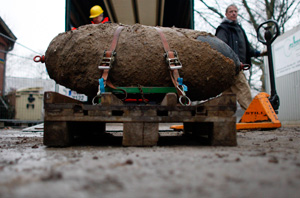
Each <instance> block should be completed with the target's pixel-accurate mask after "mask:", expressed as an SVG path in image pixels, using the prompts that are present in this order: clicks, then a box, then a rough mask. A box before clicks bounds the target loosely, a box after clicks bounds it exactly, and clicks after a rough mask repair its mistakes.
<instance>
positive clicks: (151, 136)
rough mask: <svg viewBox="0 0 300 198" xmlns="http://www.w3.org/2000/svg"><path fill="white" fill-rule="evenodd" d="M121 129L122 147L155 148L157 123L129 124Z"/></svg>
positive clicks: (125, 124)
mask: <svg viewBox="0 0 300 198" xmlns="http://www.w3.org/2000/svg"><path fill="white" fill-rule="evenodd" d="M123 127H124V129H123V143H122V144H123V146H155V145H156V144H157V142H158V123H147V122H140V123H138V122H130V123H124V125H123Z"/></svg>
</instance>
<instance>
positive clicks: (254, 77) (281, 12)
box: [195, 0, 300, 91]
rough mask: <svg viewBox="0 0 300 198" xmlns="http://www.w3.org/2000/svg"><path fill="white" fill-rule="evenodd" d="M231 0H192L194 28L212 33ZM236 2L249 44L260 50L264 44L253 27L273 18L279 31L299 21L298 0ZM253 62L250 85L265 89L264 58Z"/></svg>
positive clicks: (254, 87) (283, 30)
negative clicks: (193, 2) (195, 22)
mask: <svg viewBox="0 0 300 198" xmlns="http://www.w3.org/2000/svg"><path fill="white" fill-rule="evenodd" d="M231 3H232V0H223V1H218V0H214V1H211V0H195V18H197V19H198V20H196V21H198V23H199V24H198V27H197V24H196V29H200V30H204V29H205V30H208V31H211V32H212V33H213V34H214V32H215V29H216V28H217V27H218V25H219V24H220V22H221V20H222V19H223V18H224V17H225V9H226V7H227V6H228V5H230V4H231ZM235 4H236V5H237V6H238V8H239V18H240V21H239V22H240V23H241V24H242V25H243V27H244V29H245V30H246V33H247V34H248V36H249V41H250V43H251V45H252V47H254V48H256V49H259V50H263V47H264V46H263V45H262V44H259V43H258V42H257V34H256V29H257V28H258V26H259V25H260V24H261V23H263V22H265V21H266V20H268V19H273V20H275V21H277V22H278V26H279V29H280V32H281V33H284V32H285V30H286V29H290V28H292V27H293V26H294V25H295V24H299V23H300V17H299V14H300V8H299V7H300V1H299V0H237V1H236V2H235ZM260 36H262V35H260ZM252 63H253V65H254V67H252V68H251V70H250V71H249V75H248V81H249V84H250V86H251V88H252V89H254V90H257V91H264V90H265V84H264V82H265V81H264V64H263V58H261V57H260V58H255V59H253V61H252ZM255 66H256V67H255Z"/></svg>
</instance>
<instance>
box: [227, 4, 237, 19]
mask: <svg viewBox="0 0 300 198" xmlns="http://www.w3.org/2000/svg"><path fill="white" fill-rule="evenodd" d="M225 15H226V17H227V19H229V20H231V21H236V20H237V16H238V9H237V8H236V7H234V6H230V7H229V8H228V10H227V12H226V14H225Z"/></svg>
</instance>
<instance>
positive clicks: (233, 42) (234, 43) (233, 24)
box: [216, 4, 260, 110]
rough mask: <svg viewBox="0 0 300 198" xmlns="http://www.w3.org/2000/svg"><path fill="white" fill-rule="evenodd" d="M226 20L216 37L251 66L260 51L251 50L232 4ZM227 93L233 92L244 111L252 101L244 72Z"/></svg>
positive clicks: (227, 11)
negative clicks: (252, 60) (252, 58)
mask: <svg viewBox="0 0 300 198" xmlns="http://www.w3.org/2000/svg"><path fill="white" fill-rule="evenodd" d="M225 16H226V17H225V18H224V19H223V21H222V23H221V24H220V25H219V27H218V28H217V30H216V36H217V37H218V38H219V39H221V40H223V41H224V42H225V43H227V44H228V45H229V46H230V47H231V48H232V49H233V51H234V52H235V53H236V54H237V55H238V57H239V59H240V62H242V63H244V64H249V65H251V57H257V56H259V55H260V51H257V50H255V49H253V48H251V46H250V44H249V41H248V39H247V36H246V33H245V31H244V29H243V28H242V27H241V26H240V25H239V24H238V22H237V16H238V8H237V6H236V5H235V4H231V5H229V6H228V7H227V8H226V13H225ZM226 92H233V93H235V94H236V96H237V100H238V102H239V104H240V106H241V107H242V109H243V110H246V109H247V108H248V106H249V105H250V103H251V101H252V97H251V90H250V86H249V84H248V82H247V79H246V77H245V74H244V72H243V71H240V73H239V74H238V75H237V77H236V80H235V84H234V85H232V86H231V87H230V88H229V90H226Z"/></svg>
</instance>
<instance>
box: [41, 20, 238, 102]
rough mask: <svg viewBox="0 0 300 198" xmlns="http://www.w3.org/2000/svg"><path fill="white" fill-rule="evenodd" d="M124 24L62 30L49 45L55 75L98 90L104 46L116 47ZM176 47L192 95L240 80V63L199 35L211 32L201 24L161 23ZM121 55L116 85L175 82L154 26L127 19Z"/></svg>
mask: <svg viewBox="0 0 300 198" xmlns="http://www.w3.org/2000/svg"><path fill="white" fill-rule="evenodd" d="M118 26H120V25H119V24H114V23H111V24H98V25H85V26H81V27H79V28H78V29H77V30H74V31H68V32H65V33H61V34H59V35H58V36H57V37H55V38H54V39H53V40H52V42H51V43H50V45H49V47H48V49H47V51H46V60H45V63H46V67H47V71H48V73H49V75H50V77H51V78H52V79H54V80H55V81H56V82H57V83H59V84H61V85H64V86H66V87H68V88H70V89H72V90H75V91H77V92H79V93H83V94H86V95H88V96H90V97H93V96H95V95H96V93H97V89H98V79H99V78H101V74H102V71H101V70H99V69H98V65H99V63H100V60H101V57H102V55H103V52H104V50H108V49H109V48H110V45H111V42H112V39H113V34H114V32H115V30H116V29H117V27H118ZM161 29H162V31H163V33H164V35H165V37H166V39H167V41H168V44H169V46H170V48H171V50H176V51H177V52H178V55H179V60H180V61H181V63H182V65H183V67H182V69H181V70H180V71H179V73H180V76H181V77H183V82H184V84H185V85H187V86H188V92H187V95H188V96H189V97H190V98H191V100H202V99H207V98H210V97H214V96H216V95H218V94H220V93H221V92H222V91H224V90H225V89H227V88H229V87H230V86H231V85H232V84H233V83H234V77H235V74H236V68H237V67H238V65H236V64H235V63H234V61H233V60H232V59H231V58H228V57H226V56H224V55H223V54H222V53H220V52H218V51H217V50H215V49H213V48H212V47H211V46H210V45H209V43H207V42H202V41H200V40H197V38H198V37H199V36H202V37H212V38H213V39H215V42H216V43H218V42H220V43H221V42H222V41H221V40H219V39H217V38H216V37H214V36H213V35H211V34H208V33H206V32H200V31H196V30H188V29H180V28H164V27H161ZM116 52H117V55H116V60H115V63H114V65H113V68H112V69H111V70H110V73H109V77H108V78H109V79H110V81H111V82H112V83H113V84H114V85H115V86H123V87H124V86H125V87H126V86H138V85H141V86H152V87H170V86H173V84H172V81H171V78H170V74H169V69H168V66H167V65H166V62H165V58H164V57H163V54H164V48H163V45H162V42H161V38H160V36H159V34H158V32H157V30H155V28H154V27H152V26H144V25H139V24H136V25H124V29H123V30H122V32H121V34H120V36H119V41H118V44H117V47H116Z"/></svg>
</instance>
